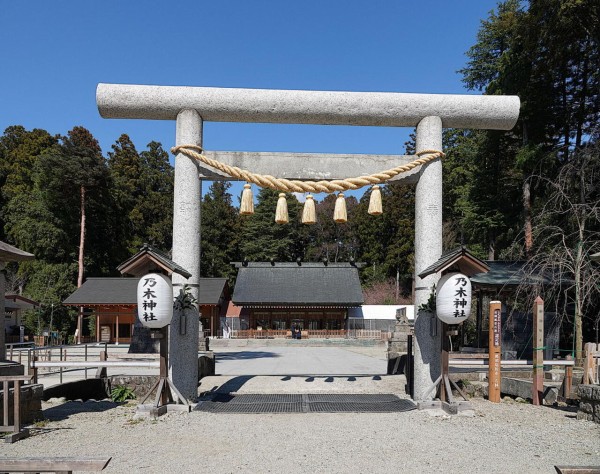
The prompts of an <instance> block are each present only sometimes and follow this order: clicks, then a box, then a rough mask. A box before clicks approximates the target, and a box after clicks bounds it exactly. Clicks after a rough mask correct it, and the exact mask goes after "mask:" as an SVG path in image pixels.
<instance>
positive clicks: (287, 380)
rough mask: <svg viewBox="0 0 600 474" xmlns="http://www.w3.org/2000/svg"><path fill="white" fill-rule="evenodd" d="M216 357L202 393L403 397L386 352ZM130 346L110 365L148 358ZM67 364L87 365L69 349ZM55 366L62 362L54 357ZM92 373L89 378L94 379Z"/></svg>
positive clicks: (253, 351) (239, 352) (238, 350)
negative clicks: (134, 352)
mask: <svg viewBox="0 0 600 474" xmlns="http://www.w3.org/2000/svg"><path fill="white" fill-rule="evenodd" d="M212 348H213V349H214V351H215V355H216V361H217V362H216V374H217V375H216V376H214V377H206V378H204V379H202V380H201V384H200V387H199V393H203V392H207V391H214V390H219V391H221V392H227V393H313V392H321V393H324V392H330V393H399V392H403V391H404V384H405V380H404V377H403V376H394V377H388V376H386V375H385V373H386V368H387V361H386V358H385V346H384V345H382V344H379V345H377V346H367V347H365V346H364V345H362V344H357V345H356V346H348V343H347V341H345V342H344V344H343V345H340V346H335V345H331V344H329V345H328V346H326V347H310V346H306V345H294V344H293V341H290V344H284V345H281V346H271V345H267V344H265V345H262V344H252V345H251V346H244V347H219V345H218V344H214V347H212ZM128 349H129V347H128V345H126V344H121V345H109V346H108V359H109V360H116V359H121V360H129V358H136V359H137V358H139V357H146V358H147V357H149V356H148V355H137V356H136V355H131V354H127V351H128ZM102 350H104V345H100V346H96V345H88V360H98V359H99V356H100V351H102ZM67 353H68V360H72V359H73V358H74V359H75V360H82V357H83V349H82V347H81V346H79V347H77V346H72V347H69V348H67ZM52 360H58V356H57V354H53V356H52ZM156 373H157V369H156V368H148V369H146V368H133V367H124V368H109V369H108V375H110V376H113V375H155V374H156ZM95 374H96V369H94V368H92V369H88V372H87V377H88V378H93V377H95ZM84 378H85V370H83V369H76V370H74V369H72V370H63V374H62V381H63V383H66V382H72V381H75V380H81V379H84ZM38 381H39V383H41V384H43V385H44V388H49V387H52V386H54V385H57V384H59V383H60V374H59V373H58V372H53V373H50V374H45V373H42V371H40V375H39V380H38Z"/></svg>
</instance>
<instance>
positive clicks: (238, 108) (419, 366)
mask: <svg viewBox="0 0 600 474" xmlns="http://www.w3.org/2000/svg"><path fill="white" fill-rule="evenodd" d="M96 101H97V104H98V109H99V111H100V115H102V117H105V118H124V119H150V120H176V121H177V138H176V143H177V144H178V145H185V144H189V145H194V144H195V145H200V144H201V143H202V123H203V121H213V122H247V123H258V122H260V123H289V124H313V125H358V126H380V127H381V126H383V127H417V151H422V150H425V149H436V150H440V151H441V150H442V127H448V128H473V129H495V130H510V129H511V128H512V127H513V126H514V125H515V123H516V121H517V118H518V116H519V106H520V102H519V98H518V97H516V96H475V95H451V94H401V93H391V92H333V91H298V90H270V89H234V88H231V89H222V88H212V87H179V86H141V85H124V84H99V85H98V88H97V91H96ZM205 154H206V155H208V156H210V157H211V158H215V159H217V160H219V161H221V162H223V163H226V164H228V165H232V166H238V167H240V168H245V169H248V170H251V171H253V172H255V173H260V174H270V175H272V176H275V177H277V178H288V179H299V180H320V179H343V178H348V177H354V176H361V175H369V174H373V173H377V172H380V171H382V170H387V169H391V168H394V167H396V166H398V165H401V164H406V163H408V162H410V161H413V160H414V158H415V157H414V156H401V155H336V154H322V153H321V154H311V153H259V152H214V151H213V152H205ZM201 179H222V180H227V179H231V178H230V177H228V176H223V175H222V174H220V173H219V172H217V171H215V170H214V169H212V168H210V167H207V166H204V165H201V164H198V163H195V162H193V161H192V160H191V159H190V158H187V157H186V156H184V155H181V154H180V155H178V156H177V157H176V158H175V202H174V216H173V260H174V261H176V262H178V263H179V264H181V265H182V266H183V267H184V268H186V270H188V271H189V272H191V273H192V277H191V278H190V279H189V280H187V281H181V279H180V278H179V277H176V278H174V279H173V281H174V283H175V287H174V293H175V295H176V294H177V293H179V289H180V288H181V287H180V286H178V285H181V284H183V283H188V284H191V286H192V288H193V292H194V294H195V295H197V294H198V282H199V276H200V189H201V188H200V180H201ZM393 181H396V182H402V183H406V184H409V183H413V184H414V183H418V185H417V195H416V219H415V273H416V275H418V274H419V273H421V272H422V271H423V270H425V269H426V268H427V267H428V266H430V265H431V264H433V263H434V262H435V261H436V260H437V259H438V258H439V257H440V256H441V253H442V165H441V162H440V161H439V160H434V161H432V162H429V163H428V164H427V165H425V166H422V167H421V169H420V170H419V169H415V170H412V171H411V172H408V173H405V174H403V175H399V176H397V177H396V178H394V180H393ZM438 279H439V275H435V274H434V275H430V276H428V277H427V278H425V279H422V280H421V279H419V278H418V276H417V277H416V281H415V286H416V294H415V305H417V307H418V306H419V305H420V304H422V303H424V302H425V301H427V298H428V296H429V292H430V291H431V286H432V285H433V284H434V283H436V282H437V280H438ZM423 319H426V321H423ZM428 319H429V318H423V317H422V316H421V315H419V314H418V313H417V316H416V321H415V334H416V344H415V361H414V368H415V381H414V382H415V383H414V398H415V399H416V400H423V399H424V397H425V393H426V392H427V389H428V388H429V387H430V386H431V385H432V384H433V382H434V381H435V380H436V379H437V377H438V375H439V374H440V372H441V367H440V356H439V353H440V336H439V335H433V331H430V324H429V320H428ZM176 331H177V329H176V328H175V329H172V331H171V332H172V335H171V337H170V344H169V360H170V361H171V378H172V380H173V382H174V383H175V385H176V386H177V387H178V388H179V390H180V391H181V393H182V394H183V395H184V396H186V397H191V396H193V394H194V393H195V391H196V389H197V383H198V365H197V351H198V322H197V321H194V322H191V321H188V327H187V331H186V334H173V333H175V332H176ZM438 334H439V331H438Z"/></svg>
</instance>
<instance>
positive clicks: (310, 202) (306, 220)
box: [302, 194, 317, 224]
mask: <svg viewBox="0 0 600 474" xmlns="http://www.w3.org/2000/svg"><path fill="white" fill-rule="evenodd" d="M302 223H303V224H316V223H317V213H316V211H315V200H314V199H313V196H312V194H309V195H308V196H306V201H304V209H303V210H302Z"/></svg>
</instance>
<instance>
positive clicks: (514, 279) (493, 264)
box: [471, 260, 567, 287]
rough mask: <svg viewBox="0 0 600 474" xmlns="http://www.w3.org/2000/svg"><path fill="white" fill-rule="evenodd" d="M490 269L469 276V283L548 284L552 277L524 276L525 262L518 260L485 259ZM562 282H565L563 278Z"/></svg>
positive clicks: (479, 284)
mask: <svg viewBox="0 0 600 474" xmlns="http://www.w3.org/2000/svg"><path fill="white" fill-rule="evenodd" d="M486 263H487V264H488V266H489V267H490V271H489V272H487V273H479V274H477V275H474V276H472V277H471V283H473V284H474V285H476V286H489V287H503V286H507V287H508V286H518V285H520V284H522V283H525V284H528V285H536V284H543V285H544V284H550V283H552V279H551V278H548V277H545V276H543V275H529V276H528V277H525V273H524V271H523V268H524V266H525V262H519V261H506V262H505V261H497V260H494V261H487V262H486ZM563 282H567V281H566V280H563Z"/></svg>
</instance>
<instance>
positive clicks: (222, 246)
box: [200, 181, 238, 282]
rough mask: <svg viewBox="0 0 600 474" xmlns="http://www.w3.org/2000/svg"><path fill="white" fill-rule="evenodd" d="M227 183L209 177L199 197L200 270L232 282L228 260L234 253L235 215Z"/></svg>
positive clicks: (235, 240) (235, 237)
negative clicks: (207, 183)
mask: <svg viewBox="0 0 600 474" xmlns="http://www.w3.org/2000/svg"><path fill="white" fill-rule="evenodd" d="M230 187H231V183H229V182H227V181H213V182H212V184H211V186H210V188H209V190H208V193H207V194H206V195H205V196H204V199H203V200H202V223H201V226H202V227H201V232H200V237H201V249H202V258H201V260H200V262H201V268H200V274H201V275H202V276H203V277H226V278H229V279H230V281H231V282H232V281H233V278H234V277H235V269H234V268H233V267H232V266H231V265H230V263H231V262H232V261H234V260H235V259H236V257H237V251H236V250H237V248H236V247H237V244H238V243H237V234H238V216H237V211H236V209H235V208H234V207H233V205H232V197H231V194H230V193H229V188H230Z"/></svg>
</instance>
